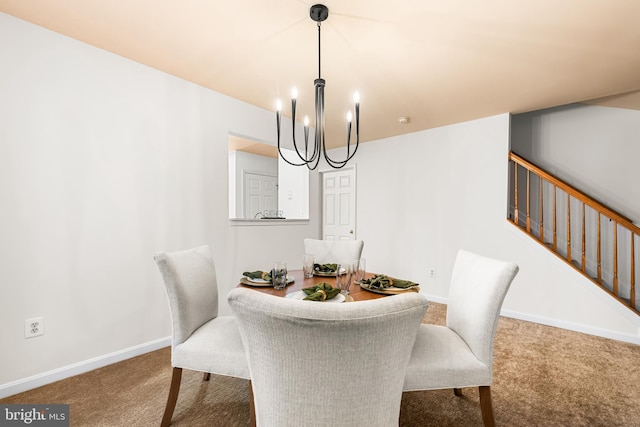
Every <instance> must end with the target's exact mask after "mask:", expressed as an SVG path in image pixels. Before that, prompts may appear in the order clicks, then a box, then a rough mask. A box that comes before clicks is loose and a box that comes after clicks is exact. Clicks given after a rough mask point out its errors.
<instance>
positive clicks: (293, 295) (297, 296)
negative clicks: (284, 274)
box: [287, 291, 345, 303]
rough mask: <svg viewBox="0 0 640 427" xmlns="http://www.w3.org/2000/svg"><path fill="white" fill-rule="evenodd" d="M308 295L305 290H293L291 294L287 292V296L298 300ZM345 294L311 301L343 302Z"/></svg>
mask: <svg viewBox="0 0 640 427" xmlns="http://www.w3.org/2000/svg"><path fill="white" fill-rule="evenodd" d="M306 296H307V294H305V293H304V291H297V292H292V293H290V294H287V298H291V299H297V300H304V298H305V297H306ZM344 299H345V298H344V295H343V294H338V295H336V296H335V297H333V298H331V299H328V300H324V301H311V302H336V303H339V302H343V301H344Z"/></svg>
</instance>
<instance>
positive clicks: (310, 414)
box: [228, 288, 427, 427]
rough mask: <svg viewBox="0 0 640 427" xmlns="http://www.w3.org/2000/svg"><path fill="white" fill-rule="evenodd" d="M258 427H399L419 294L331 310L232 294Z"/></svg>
mask: <svg viewBox="0 0 640 427" xmlns="http://www.w3.org/2000/svg"><path fill="white" fill-rule="evenodd" d="M228 301H229V305H230V306H231V309H232V310H233V312H234V313H235V315H236V317H237V319H238V324H239V326H240V332H241V334H242V339H243V342H244V345H245V348H246V350H247V358H248V361H249V371H250V372H251V384H252V387H253V398H254V404H255V417H256V421H257V425H258V426H259V427H287V426H296V427H297V426H332V427H341V426H352V427H353V426H367V427H376V426H380V427H383V426H384V427H389V426H392V425H396V426H397V425H398V419H399V416H400V402H401V399H402V385H403V382H404V378H405V368H406V364H407V362H408V361H409V355H410V354H411V349H412V348H413V343H414V339H415V334H416V331H417V330H418V326H419V324H420V321H421V319H422V317H423V315H424V313H425V311H426V308H427V301H426V298H425V297H424V296H423V295H421V294H418V293H413V292H411V293H410V294H404V295H395V296H390V297H385V298H380V299H376V300H370V301H358V302H350V303H341V304H332V303H328V302H314V301H301V300H295V299H291V298H281V297H277V296H273V295H268V294H264V293H262V292H257V291H255V290H251V289H243V288H236V289H233V290H232V291H231V292H230V293H229V295H228Z"/></svg>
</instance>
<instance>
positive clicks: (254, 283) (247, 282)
mask: <svg viewBox="0 0 640 427" xmlns="http://www.w3.org/2000/svg"><path fill="white" fill-rule="evenodd" d="M295 280H296V279H295V278H294V277H293V276H292V275H290V274H289V275H287V285H288V284H290V283H293V282H294V281H295ZM240 283H242V284H243V285H247V286H271V282H270V281H268V280H263V279H250V278H248V277H247V276H242V278H241V279H240Z"/></svg>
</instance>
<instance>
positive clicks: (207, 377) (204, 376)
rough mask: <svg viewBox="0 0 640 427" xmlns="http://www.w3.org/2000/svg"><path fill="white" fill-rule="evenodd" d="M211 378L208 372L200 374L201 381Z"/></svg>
mask: <svg viewBox="0 0 640 427" xmlns="http://www.w3.org/2000/svg"><path fill="white" fill-rule="evenodd" d="M210 379H211V374H210V373H209V372H205V373H204V375H203V376H202V381H209V380H210Z"/></svg>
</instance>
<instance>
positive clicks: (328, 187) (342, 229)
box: [322, 168, 356, 240]
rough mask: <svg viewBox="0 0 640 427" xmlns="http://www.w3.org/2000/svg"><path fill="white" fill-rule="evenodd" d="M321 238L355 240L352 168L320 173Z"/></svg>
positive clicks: (354, 190) (354, 173)
mask: <svg viewBox="0 0 640 427" xmlns="http://www.w3.org/2000/svg"><path fill="white" fill-rule="evenodd" d="M322 238H323V239H324V240H354V239H355V238H356V171H355V169H354V168H348V169H338V170H336V171H329V172H323V173H322Z"/></svg>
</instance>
